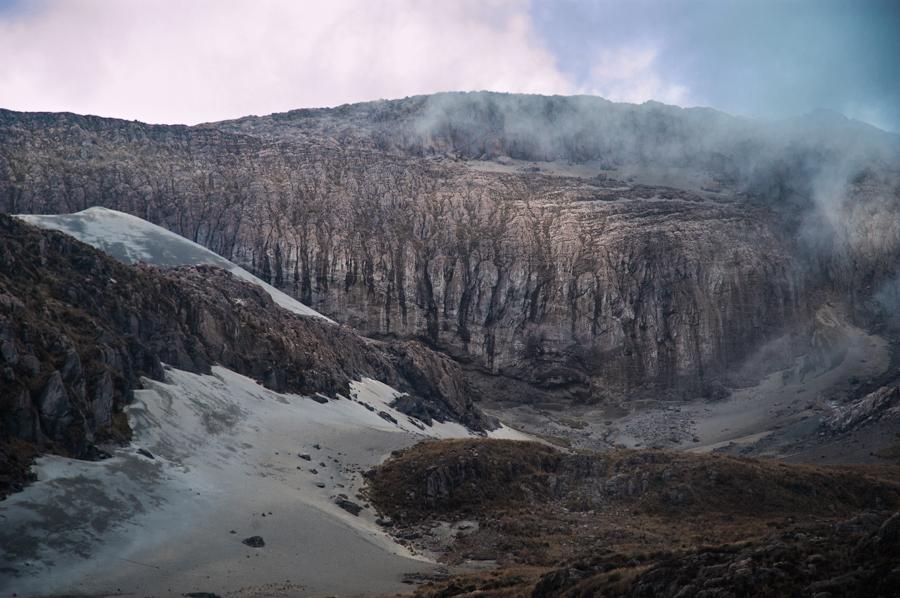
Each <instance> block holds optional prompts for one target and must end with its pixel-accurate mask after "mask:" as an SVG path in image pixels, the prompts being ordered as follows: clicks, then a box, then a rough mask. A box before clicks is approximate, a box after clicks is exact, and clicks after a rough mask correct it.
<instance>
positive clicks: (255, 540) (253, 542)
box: [241, 536, 266, 548]
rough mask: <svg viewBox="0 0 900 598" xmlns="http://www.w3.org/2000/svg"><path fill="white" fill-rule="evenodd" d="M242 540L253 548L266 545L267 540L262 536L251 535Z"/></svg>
mask: <svg viewBox="0 0 900 598" xmlns="http://www.w3.org/2000/svg"><path fill="white" fill-rule="evenodd" d="M241 542H243V543H244V544H246V545H247V546H250V547H252V548H262V547H263V546H265V545H266V541H265V540H263V539H262V536H250V537H249V538H244V539H243V540H241Z"/></svg>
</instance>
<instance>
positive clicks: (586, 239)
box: [0, 94, 900, 401]
mask: <svg viewBox="0 0 900 598" xmlns="http://www.w3.org/2000/svg"><path fill="white" fill-rule="evenodd" d="M435 98H436V99H432V100H429V99H423V98H411V99H408V100H402V101H397V102H381V103H371V104H362V105H358V106H351V107H343V108H338V109H333V110H313V111H299V112H292V113H287V114H284V115H273V116H270V117H260V118H247V119H241V120H238V121H231V122H226V123H214V124H211V125H204V126H200V127H181V126H158V125H144V124H141V123H134V122H125V121H118V120H114V119H102V118H96V117H83V116H77V115H66V114H21V113H14V112H8V111H0V205H2V206H3V209H5V210H7V211H14V212H43V213H54V212H72V211H77V210H80V209H84V208H86V207H89V206H92V205H103V206H106V207H109V208H113V209H118V210H122V211H125V212H129V213H132V214H135V215H137V216H140V217H142V218H145V219H148V220H150V221H152V222H155V223H158V224H161V225H163V226H166V227H167V228H169V229H171V230H173V231H175V232H177V233H179V234H181V235H183V236H185V237H187V238H189V239H191V240H194V241H196V242H199V243H201V244H203V245H205V246H207V247H209V248H210V249H212V250H213V251H216V252H218V253H220V254H221V255H223V256H225V257H226V258H229V259H232V260H234V261H236V262H238V263H240V264H241V265H245V266H247V267H248V269H251V270H252V271H253V272H254V273H256V274H257V275H258V276H260V277H261V278H263V279H265V280H266V281H268V282H271V283H272V284H274V285H275V286H278V287H279V288H282V289H283V290H285V291H287V292H289V293H291V294H292V295H294V296H295V297H297V298H298V299H300V300H301V301H303V302H304V303H307V304H309V305H311V306H313V307H315V308H316V309H318V310H319V311H322V312H323V313H326V314H327V315H329V316H331V317H333V318H335V319H336V320H338V321H341V322H344V323H348V324H350V325H351V326H353V327H355V328H357V329H359V330H360V331H362V332H364V333H366V334H368V335H371V336H374V337H379V338H385V339H398V338H410V337H415V338H417V339H419V340H420V341H421V342H422V343H423V344H424V345H426V346H431V347H433V348H437V349H440V350H441V351H444V352H446V353H447V354H449V355H452V356H453V357H454V358H455V359H457V360H458V361H460V362H463V363H465V364H468V365H470V366H471V367H476V368H479V369H482V370H484V371H487V372H491V373H495V374H496V373H500V374H505V375H509V376H513V377H516V378H519V379H523V380H526V381H528V382H530V383H533V384H537V385H539V386H541V387H543V388H544V389H549V390H552V391H553V392H557V393H559V394H560V395H561V396H568V397H570V398H572V399H575V400H583V401H593V400H599V399H601V398H602V397H603V396H604V395H605V394H607V393H610V394H620V393H621V391H622V390H626V391H628V392H629V394H630V393H633V392H635V391H639V390H647V391H649V392H653V393H654V394H656V395H658V394H659V393H660V391H661V390H665V391H666V392H671V393H673V394H676V395H678V394H683V393H689V394H697V393H700V394H718V393H720V392H721V391H722V389H721V386H720V383H721V382H722V381H723V380H724V378H725V376H726V375H727V374H728V372H729V371H730V370H731V369H732V368H733V367H734V366H736V365H738V364H740V362H741V361H742V360H743V359H744V358H745V357H747V356H748V355H750V354H751V353H753V352H754V351H756V350H757V349H758V348H759V347H760V346H761V345H763V344H764V343H765V342H766V341H768V340H769V339H771V338H773V337H775V336H778V335H781V334H784V333H785V332H793V331H796V330H799V329H802V328H803V327H804V326H805V325H806V323H807V322H808V321H809V320H810V319H811V318H812V315H813V314H814V313H815V311H816V310H817V308H818V307H819V305H821V304H822V302H823V301H825V300H828V299H833V298H837V300H838V301H839V302H840V303H841V304H842V305H846V306H848V309H849V310H850V311H852V312H853V313H854V314H860V317H865V318H866V322H876V323H881V324H883V323H885V322H888V321H889V320H890V319H891V318H893V319H894V325H895V326H897V327H898V328H900V325H897V324H896V315H895V314H896V313H898V311H900V310H898V309H896V308H897V306H898V305H900V286H898V285H900V283H898V280H900V277H898V272H897V263H898V262H900V219H898V218H897V213H898V210H900V192H898V189H900V183H898V181H900V176H898V174H897V172H896V170H897V168H896V165H897V163H898V162H897V161H893V162H892V161H890V160H887V161H886V158H884V156H892V155H893V154H891V153H890V152H893V151H896V147H895V146H897V147H900V145H898V144H897V143H896V142H895V140H893V138H892V137H890V136H888V135H887V134H886V133H885V134H881V133H880V132H879V134H878V135H876V134H875V133H872V132H868V131H862V132H860V130H858V128H855V125H853V124H852V123H849V122H848V121H840V122H838V121H836V120H833V119H832V120H826V121H823V122H818V121H816V122H812V121H809V122H807V121H803V122H801V123H799V124H797V123H795V125H792V126H793V127H794V128H793V129H791V130H793V131H794V132H795V133H798V134H802V135H800V137H801V138H802V139H804V140H806V141H804V143H803V144H801V145H796V144H793V145H792V142H791V137H790V135H789V134H787V133H785V135H784V136H783V137H781V136H778V135H777V134H776V133H779V134H780V131H778V132H776V131H774V129H773V128H772V127H763V126H759V127H756V126H755V125H754V126H748V124H747V123H746V122H744V121H742V120H741V119H734V118H732V117H728V116H727V115H723V114H720V113H715V112H713V111H704V110H697V111H681V110H679V109H675V108H672V107H663V106H661V105H651V104H648V105H645V106H639V107H634V106H631V107H628V106H625V105H619V104H611V103H608V102H604V101H602V100H596V101H595V100H579V99H568V100H556V99H552V98H541V97H537V96H534V97H532V96H502V95H501V96H498V95H492V94H486V95H483V96H482V95H478V94H475V95H462V96H459V97H457V96H454V95H452V94H451V95H449V96H436V97H435ZM454 98H455V99H454ZM457 101H459V102H461V103H454V102H457ZM513 108H515V110H514V111H513V112H510V111H511V110H513ZM520 109H521V110H520ZM466 114H468V115H469V116H468V117H466V118H467V120H465V121H464V122H463V123H462V124H464V125H465V126H460V127H456V126H455V125H454V123H456V121H455V120H454V119H458V118H462V116H461V115H466ZM523 116H527V119H526V120H528V119H530V121H534V122H537V123H539V126H537V128H536V129H534V130H531V129H529V128H528V127H522V126H520V125H521V123H522V122H523V121H522V117H523ZM514 117H515V118H514ZM588 117H589V118H588ZM448 119H449V120H448ZM530 121H529V122H530ZM560 123H568V124H566V126H565V127H562V128H560V127H561V125H560ZM579 127H582V128H584V129H583V130H582V129H579ZM585 127H586V128H585ZM789 128H790V127H789ZM810 130H814V131H816V134H815V135H811V134H808V133H809V131H810ZM704 132H705V133H704ZM713 132H715V133H716V134H713ZM482 133H483V134H482ZM545 133H546V135H545ZM551 133H552V134H551ZM719 133H721V134H719ZM535 135H537V136H538V137H541V136H544V137H547V139H549V140H550V141H551V142H552V143H551V145H552V147H549V149H548V146H543V145H540V144H538V145H535V144H536V143H537V140H536V137H535ZM867 136H868V137H867ZM494 138H496V139H494ZM845 138H848V139H852V140H854V143H856V144H857V145H858V146H865V147H867V148H869V149H871V151H867V152H855V153H854V159H853V160H849V159H844V157H845V154H846V153H847V152H846V151H845V150H846V149H847V148H848V147H850V146H849V145H847V144H846V143H843V141H842V140H844V139H845ZM471 139H476V140H477V141H478V143H477V144H476V145H472V144H470V143H469V141H470V140H471ZM579 139H580V140H581V142H580V143H579V142H578V140H579ZM809 139H813V140H817V139H821V143H819V142H818V141H817V142H815V143H813V142H809V141H808V140H809ZM618 141H622V143H619V142H618ZM625 141H627V143H624V142H625ZM423 144H424V145H423ZM866 144H868V145H866ZM857 145H854V146H853V147H854V148H855V147H857ZM476 146H477V147H476ZM467 148H468V149H467ZM479 148H480V149H479ZM545 150H546V151H545ZM854 151H855V150H854ZM458 155H462V156H465V157H467V158H480V159H482V160H484V159H491V160H494V161H493V162H483V161H482V162H478V163H477V164H476V163H474V162H466V161H461V160H458V159H457V157H458ZM504 155H512V156H513V157H518V158H521V159H528V160H556V161H557V163H554V165H550V166H548V165H547V164H546V163H535V164H534V165H531V166H527V167H515V166H512V167H510V166H509V165H508V161H504V159H503V158H504ZM422 156H431V157H422ZM565 160H568V161H569V162H568V163H563V164H562V165H560V164H559V162H560V161H565ZM587 161H589V162H590V164H593V166H591V168H593V170H592V171H590V174H585V173H586V172H587V171H586V170H584V171H579V173H580V174H578V176H575V175H573V174H572V172H571V171H570V170H571V169H576V170H577V168H582V167H584V168H587V166H584V164H582V162H587ZM573 162H574V164H573ZM861 164H862V165H863V166H861ZM560 168H561V169H562V170H561V171H560V170H559V169H560ZM567 168H568V169H570V170H566V169H567ZM554 169H557V170H554ZM635 169H638V170H640V169H643V171H649V172H651V173H652V174H655V175H660V174H666V175H667V176H669V178H671V179H673V180H676V179H679V177H677V176H674V175H676V174H677V175H679V176H680V175H685V176H683V177H681V179H684V181H685V182H684V185H683V186H682V187H678V185H679V184H681V183H675V182H673V183H671V186H663V185H661V184H657V183H652V184H651V183H649V182H646V181H643V182H642V181H641V180H640V177H638V178H637V179H635V178H634V177H632V176H631V175H630V174H629V173H630V172H632V171H635ZM635 172H636V171H635ZM673 173H674V174H673ZM687 174H690V175H691V176H690V177H687V176H686V175H687ZM670 175H671V176H670ZM832 175H833V176H832ZM692 177H693V178H692ZM650 178H652V177H650ZM657 178H659V177H657ZM679 180H680V179H679ZM667 185H669V183H667ZM676 187H678V188H676ZM853 317H856V316H853Z"/></svg>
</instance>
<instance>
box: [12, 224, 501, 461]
mask: <svg viewBox="0 0 900 598" xmlns="http://www.w3.org/2000/svg"><path fill="white" fill-rule="evenodd" d="M0 356H2V362H0V445H3V446H4V447H9V446H12V444H11V443H12V442H14V441H16V442H25V443H30V444H31V445H34V446H39V447H42V448H44V449H50V450H55V451H60V452H63V453H65V454H69V455H73V456H79V457H89V456H91V455H93V454H95V453H94V449H93V446H94V444H95V443H96V442H97V441H100V440H106V439H124V438H127V437H128V434H129V432H128V426H127V422H126V420H125V418H124V416H123V414H122V407H123V406H124V405H125V404H127V403H128V401H129V399H130V396H131V392H132V390H133V389H135V388H137V387H138V386H139V378H140V377H141V376H147V377H150V378H155V379H161V378H162V377H163V376H164V369H163V364H167V365H169V366H172V367H175V368H179V369H185V370H189V371H193V372H208V371H209V368H210V366H211V365H213V364H220V365H222V366H225V367H228V368H230V369H233V370H235V371H237V372H239V373H242V374H244V375H247V376H251V377H253V378H255V379H256V380H258V381H260V383H262V384H264V385H265V386H267V387H269V388H271V389H273V390H276V391H290V392H298V393H307V394H316V393H322V394H325V395H328V396H336V395H337V394H339V393H346V392H347V390H348V383H349V382H350V381H352V380H357V379H360V378H361V377H372V378H375V379H378V380H381V381H383V382H385V383H387V384H393V385H396V386H397V387H400V388H403V389H408V390H409V392H410V393H412V394H411V397H409V398H405V399H404V400H403V401H402V404H401V405H400V407H401V408H403V409H405V410H407V411H409V412H410V413H421V414H428V415H429V416H430V417H432V418H436V419H439V420H441V421H443V420H447V419H452V420H454V421H461V422H464V423H465V424H466V425H469V426H471V427H473V428H475V429H481V428H482V427H483V426H485V425H489V424H488V420H487V419H486V418H484V417H483V416H482V415H480V413H479V412H478V411H477V410H476V409H475V408H474V406H473V403H472V396H471V394H470V393H469V392H468V388H467V386H466V384H465V382H464V380H463V378H462V375H461V372H460V371H459V368H458V367H457V366H456V365H455V364H454V363H453V362H451V361H450V360H449V359H447V358H446V357H443V356H440V355H437V354H435V353H434V352H432V351H430V350H429V349H427V348H426V347H424V346H422V345H420V344H417V343H409V344H405V343H403V342H399V341H396V342H377V341H371V340H368V339H365V338H362V337H360V336H358V335H357V334H355V333H354V332H352V331H351V330H349V329H347V328H346V327H341V326H335V325H332V324H330V323H327V322H325V321H323V320H321V319H319V318H309V317H301V316H296V315H294V314H292V313H290V312H287V311H285V310H283V309H280V308H278V307H277V306H276V305H275V304H274V303H273V301H272V299H271V298H270V297H269V295H268V294H267V293H266V292H265V291H263V290H261V289H260V288H259V287H257V286H255V285H252V284H248V283H245V282H242V281H239V280H237V279H235V278H234V277H233V276H232V275H230V274H229V273H227V272H225V271H223V270H220V269H217V268H214V267H207V266H201V267H185V268H179V269H172V270H159V269H156V268H152V267H149V266H137V267H135V266H127V265H124V264H121V263H119V262H117V261H115V260H113V259H112V258H110V257H108V256H106V255H104V254H102V253H100V252H99V251H97V250H95V249H93V248H91V247H89V246H87V245H84V244H82V243H80V242H78V241H76V240H74V239H72V238H71V237H68V236H66V235H63V234H60V233H56V232H47V231H42V230H39V229H36V228H33V227H31V226H29V225H26V224H24V223H23V222H21V221H18V220H16V219H14V218H10V217H7V216H3V215H0ZM420 391H421V392H420ZM424 403H431V405H424ZM5 462H6V460H4V463H5Z"/></svg>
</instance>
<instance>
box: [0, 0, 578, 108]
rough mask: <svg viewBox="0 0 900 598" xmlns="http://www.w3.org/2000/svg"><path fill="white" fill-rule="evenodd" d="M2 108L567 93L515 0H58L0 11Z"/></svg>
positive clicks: (296, 103)
mask: <svg viewBox="0 0 900 598" xmlns="http://www.w3.org/2000/svg"><path fill="white" fill-rule="evenodd" d="M0 56H2V57H3V59H2V60H0V106H2V107H5V108H12V109H17V110H69V111H73V112H82V113H91V114H101V115H104V116H117V117H122V118H137V119H140V120H146V121H149V122H165V123H169V122H187V123H196V122H201V121H207V120H217V119H222V118H229V117H236V116H241V115H244V114H251V113H255V114H264V113H268V112H274V111H282V110H289V109H292V108H297V107H303V106H328V105H336V104H341V103H344V102H355V101H362V100H370V99H376V98H380V97H388V98H389V97H402V96H406V95H411V94H417V93H429V92H434V91H441V90H460V89H462V90H474V89H490V90H497V91H518V92H534V93H572V92H573V91H576V90H575V89H574V87H573V85H572V84H571V82H570V80H569V79H568V78H567V77H565V76H564V75H562V74H561V72H560V71H559V70H558V69H557V67H556V64H555V61H554V58H553V56H552V55H551V54H550V53H549V52H548V51H547V49H546V48H545V47H544V46H543V45H542V44H541V43H540V41H539V40H538V39H536V36H535V34H534V32H533V29H532V26H531V21H530V17H529V16H528V3H527V1H526V0H489V1H482V0H454V1H453V2H443V1H438V0H434V1H427V0H393V1H390V2H388V1H383V2H378V1H368V2H366V1H363V2H355V1H352V0H333V1H330V2H317V3H313V2H307V1H294V0H283V1H282V0H258V1H253V2H243V1H237V0H192V1H185V0H152V1H151V0H130V1H119V0H115V1H112V0H66V1H55V2H45V3H44V4H43V5H42V6H39V7H37V8H35V7H34V6H32V7H31V9H30V10H28V11H26V12H24V13H21V14H12V15H7V16H6V17H3V16H0Z"/></svg>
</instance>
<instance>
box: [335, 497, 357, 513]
mask: <svg viewBox="0 0 900 598" xmlns="http://www.w3.org/2000/svg"><path fill="white" fill-rule="evenodd" d="M334 504H336V505H337V506H339V507H340V508H342V509H344V510H345V511H347V512H348V513H350V514H351V515H357V516H358V515H359V513H360V512H361V511H362V507H361V506H359V505H358V504H356V503H355V502H353V501H352V500H348V499H346V498H343V497H342V496H338V497H337V498H335V499H334Z"/></svg>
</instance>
